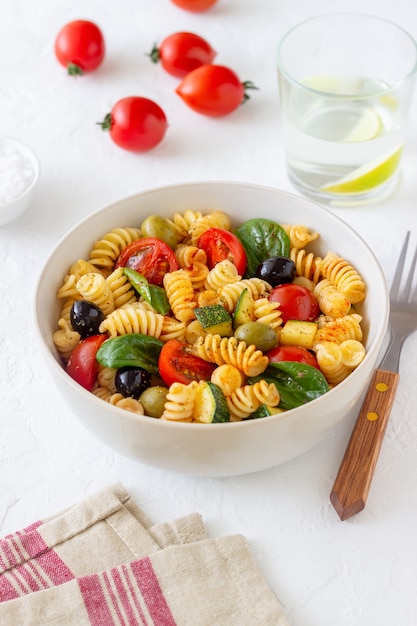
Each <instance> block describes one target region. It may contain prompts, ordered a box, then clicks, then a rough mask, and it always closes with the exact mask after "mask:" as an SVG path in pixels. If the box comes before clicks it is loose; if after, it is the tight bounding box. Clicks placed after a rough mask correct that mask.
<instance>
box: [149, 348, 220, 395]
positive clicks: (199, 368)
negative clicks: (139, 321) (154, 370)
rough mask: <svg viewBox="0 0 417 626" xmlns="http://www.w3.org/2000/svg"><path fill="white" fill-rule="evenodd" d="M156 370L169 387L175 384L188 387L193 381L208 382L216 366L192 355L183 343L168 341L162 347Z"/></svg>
mask: <svg viewBox="0 0 417 626" xmlns="http://www.w3.org/2000/svg"><path fill="white" fill-rule="evenodd" d="M158 368H159V373H160V375H161V378H162V380H163V381H164V383H165V384H166V385H168V386H169V385H172V383H175V382H178V383H183V384H184V385H188V383H191V382H192V381H193V380H197V381H198V380H210V378H211V375H212V373H213V371H214V370H215V368H216V365H215V364H214V363H209V362H208V361H204V359H200V357H199V356H196V355H195V354H192V352H191V348H190V345H189V344H188V343H186V342H185V341H179V340H178V339H170V340H169V341H167V342H166V343H164V345H163V346H162V350H161V352H160V355H159V361H158Z"/></svg>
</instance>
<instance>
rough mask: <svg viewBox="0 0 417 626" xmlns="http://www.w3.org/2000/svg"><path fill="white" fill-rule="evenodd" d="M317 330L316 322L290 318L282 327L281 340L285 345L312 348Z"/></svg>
mask: <svg viewBox="0 0 417 626" xmlns="http://www.w3.org/2000/svg"><path fill="white" fill-rule="evenodd" d="M316 332H317V324H316V322H304V321H302V320H288V321H287V322H286V323H285V324H284V326H283V327H282V329H281V334H280V339H279V342H280V344H282V345H283V346H301V347H302V348H306V349H307V350H311V349H312V347H313V342H314V336H315V334H316Z"/></svg>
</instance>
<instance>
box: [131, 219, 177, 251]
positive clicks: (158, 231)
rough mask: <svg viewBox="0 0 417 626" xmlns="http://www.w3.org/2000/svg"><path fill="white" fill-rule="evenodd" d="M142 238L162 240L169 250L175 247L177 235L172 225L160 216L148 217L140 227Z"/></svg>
mask: <svg viewBox="0 0 417 626" xmlns="http://www.w3.org/2000/svg"><path fill="white" fill-rule="evenodd" d="M140 230H141V232H142V235H143V237H156V238H157V239H162V241H164V242H165V243H166V244H167V245H168V246H169V247H170V248H175V247H176V245H177V235H176V232H175V229H174V227H173V226H172V224H170V223H169V221H168V220H166V219H165V218H164V217H161V216H160V215H149V217H147V218H146V219H145V220H144V221H143V222H142V225H141V227H140Z"/></svg>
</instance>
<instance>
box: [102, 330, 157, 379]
mask: <svg viewBox="0 0 417 626" xmlns="http://www.w3.org/2000/svg"><path fill="white" fill-rule="evenodd" d="M163 345H164V344H163V342H162V341H160V340H159V339H156V338H155V337H150V336H149V335H141V334H140V333H131V334H129V335H120V336H119V337H112V338H111V339H107V341H105V342H104V343H102V344H101V346H100V348H99V349H98V350H97V355H96V358H97V361H98V362H99V363H100V364H101V365H104V367H114V368H116V369H118V368H119V367H125V366H126V365H131V366H134V367H142V368H143V369H144V370H146V371H147V372H150V373H151V374H155V375H158V373H159V372H158V359H159V354H160V352H161V350H162V346H163Z"/></svg>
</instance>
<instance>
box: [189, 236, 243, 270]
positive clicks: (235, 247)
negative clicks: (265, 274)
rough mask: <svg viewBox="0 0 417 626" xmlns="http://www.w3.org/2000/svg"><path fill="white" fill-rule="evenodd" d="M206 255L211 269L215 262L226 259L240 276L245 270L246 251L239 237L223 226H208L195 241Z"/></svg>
mask: <svg viewBox="0 0 417 626" xmlns="http://www.w3.org/2000/svg"><path fill="white" fill-rule="evenodd" d="M197 246H198V247H199V248H202V249H203V250H204V252H205V253H206V255H207V265H208V267H209V269H213V267H214V266H215V265H216V263H220V261H224V260H225V259H228V260H229V261H231V262H232V263H233V264H234V265H235V266H236V269H237V271H238V272H239V274H240V275H241V276H243V275H244V274H245V272H246V252H245V248H244V247H243V245H242V244H241V242H240V241H239V239H238V238H237V237H236V235H234V234H233V233H231V232H230V231H228V230H224V229H223V228H209V229H208V230H206V231H205V232H204V233H203V234H202V235H201V236H200V237H199V238H198V241H197Z"/></svg>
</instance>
